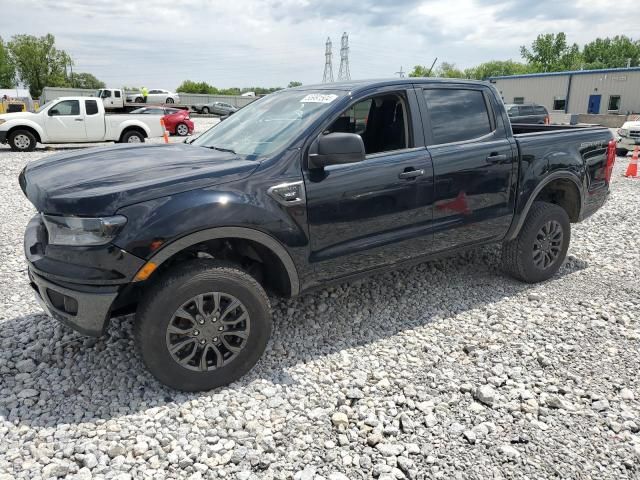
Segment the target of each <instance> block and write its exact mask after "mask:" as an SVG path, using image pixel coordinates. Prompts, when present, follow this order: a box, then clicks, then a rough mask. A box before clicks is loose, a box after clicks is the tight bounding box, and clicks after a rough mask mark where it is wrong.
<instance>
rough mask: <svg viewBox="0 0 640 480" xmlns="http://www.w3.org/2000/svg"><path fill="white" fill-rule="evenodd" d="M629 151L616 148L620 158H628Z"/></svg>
mask: <svg viewBox="0 0 640 480" xmlns="http://www.w3.org/2000/svg"><path fill="white" fill-rule="evenodd" d="M627 153H629V150H627V149H626V148H616V155H617V156H619V157H626V156H627Z"/></svg>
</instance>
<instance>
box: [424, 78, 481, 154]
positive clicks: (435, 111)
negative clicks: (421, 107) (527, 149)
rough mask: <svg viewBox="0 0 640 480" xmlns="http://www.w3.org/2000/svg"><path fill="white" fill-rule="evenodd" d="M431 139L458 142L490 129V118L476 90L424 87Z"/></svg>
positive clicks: (476, 136) (436, 141)
mask: <svg viewBox="0 0 640 480" xmlns="http://www.w3.org/2000/svg"><path fill="white" fill-rule="evenodd" d="M424 97H425V99H426V101H427V108H428V110H429V118H430V119H431V131H432V133H433V143H434V144H435V145H438V144H442V143H452V142H461V141H464V140H471V139H473V138H478V137H482V136H483V135H487V134H489V133H491V122H490V120H489V113H488V111H487V105H486V103H485V101H484V95H483V94H482V92H481V91H480V90H466V89H452V88H447V89H445V88H434V89H427V90H424Z"/></svg>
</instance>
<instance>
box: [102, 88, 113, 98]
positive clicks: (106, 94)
mask: <svg viewBox="0 0 640 480" xmlns="http://www.w3.org/2000/svg"><path fill="white" fill-rule="evenodd" d="M102 98H111V90H103V91H102Z"/></svg>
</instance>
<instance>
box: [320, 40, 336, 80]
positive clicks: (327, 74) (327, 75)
mask: <svg viewBox="0 0 640 480" xmlns="http://www.w3.org/2000/svg"><path fill="white" fill-rule="evenodd" d="M331 55H332V53H331V37H327V43H326V44H325V50H324V75H322V83H332V82H333V63H332V60H331Z"/></svg>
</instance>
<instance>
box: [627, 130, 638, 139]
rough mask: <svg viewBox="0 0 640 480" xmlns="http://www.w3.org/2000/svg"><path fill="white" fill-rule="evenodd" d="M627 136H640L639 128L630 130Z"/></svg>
mask: <svg viewBox="0 0 640 480" xmlns="http://www.w3.org/2000/svg"><path fill="white" fill-rule="evenodd" d="M629 136H630V137H631V138H640V130H630V131H629Z"/></svg>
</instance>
